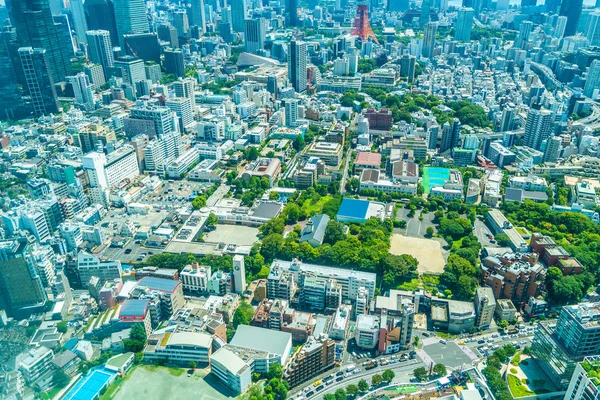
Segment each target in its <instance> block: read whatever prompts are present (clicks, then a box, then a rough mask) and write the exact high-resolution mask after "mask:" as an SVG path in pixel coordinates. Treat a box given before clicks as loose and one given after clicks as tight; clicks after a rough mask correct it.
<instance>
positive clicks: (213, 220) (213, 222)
mask: <svg viewBox="0 0 600 400" xmlns="http://www.w3.org/2000/svg"><path fill="white" fill-rule="evenodd" d="M218 223H219V218H217V216H216V215H215V213H212V212H211V213H210V214H208V218H207V219H206V225H207V226H217V224H218Z"/></svg>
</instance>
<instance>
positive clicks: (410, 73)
mask: <svg viewBox="0 0 600 400" xmlns="http://www.w3.org/2000/svg"><path fill="white" fill-rule="evenodd" d="M416 64H417V58H416V57H415V56H411V55H409V54H404V55H403V56H402V58H401V59H400V76H402V77H404V76H406V81H407V82H408V83H412V82H413V80H414V79H415V66H416Z"/></svg>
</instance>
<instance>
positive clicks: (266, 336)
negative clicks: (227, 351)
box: [231, 325, 292, 355]
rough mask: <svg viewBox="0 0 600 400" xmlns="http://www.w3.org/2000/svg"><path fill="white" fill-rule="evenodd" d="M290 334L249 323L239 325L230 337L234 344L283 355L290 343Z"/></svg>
mask: <svg viewBox="0 0 600 400" xmlns="http://www.w3.org/2000/svg"><path fill="white" fill-rule="evenodd" d="M291 341H292V335H291V334H290V333H288V332H279V331H273V330H270V329H265V328H259V327H256V326H250V325H240V326H238V328H237V331H236V332H235V335H234V336H233V339H231V344H232V345H234V346H239V347H245V348H248V349H256V350H261V351H265V352H268V353H272V354H277V355H284V353H285V352H286V349H287V347H288V343H291Z"/></svg>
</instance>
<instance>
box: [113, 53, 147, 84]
mask: <svg viewBox="0 0 600 400" xmlns="http://www.w3.org/2000/svg"><path fill="white" fill-rule="evenodd" d="M115 68H118V69H120V70H121V77H122V78H123V83H125V84H126V85H129V86H131V87H135V84H136V82H139V81H143V80H145V79H146V68H144V61H142V60H141V59H139V58H137V57H133V56H123V57H119V58H117V59H116V60H115Z"/></svg>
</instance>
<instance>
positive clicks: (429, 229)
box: [425, 226, 433, 237]
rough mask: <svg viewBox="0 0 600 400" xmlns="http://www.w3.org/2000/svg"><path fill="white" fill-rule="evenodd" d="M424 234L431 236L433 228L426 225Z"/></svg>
mask: <svg viewBox="0 0 600 400" xmlns="http://www.w3.org/2000/svg"><path fill="white" fill-rule="evenodd" d="M425 236H427V237H432V236H433V228H432V227H431V226H428V227H427V229H425Z"/></svg>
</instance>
